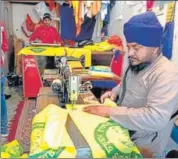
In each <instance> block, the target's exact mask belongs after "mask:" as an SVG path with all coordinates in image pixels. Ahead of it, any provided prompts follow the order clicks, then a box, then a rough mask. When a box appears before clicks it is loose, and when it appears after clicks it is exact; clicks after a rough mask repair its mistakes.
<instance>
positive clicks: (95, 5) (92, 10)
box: [85, 0, 101, 17]
mask: <svg viewBox="0 0 178 159" xmlns="http://www.w3.org/2000/svg"><path fill="white" fill-rule="evenodd" d="M85 6H86V8H87V10H88V11H87V15H91V16H95V15H97V14H98V12H99V11H100V9H101V1H90V0H88V1H85ZM89 17H90V16H89Z"/></svg>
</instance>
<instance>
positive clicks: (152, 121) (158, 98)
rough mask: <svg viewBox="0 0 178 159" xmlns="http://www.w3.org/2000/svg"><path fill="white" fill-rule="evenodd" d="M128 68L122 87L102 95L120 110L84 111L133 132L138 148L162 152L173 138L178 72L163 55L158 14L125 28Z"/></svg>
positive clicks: (98, 108) (97, 108) (136, 18)
mask: <svg viewBox="0 0 178 159" xmlns="http://www.w3.org/2000/svg"><path fill="white" fill-rule="evenodd" d="M124 35H125V38H126V41H127V47H128V56H129V57H128V58H129V67H128V68H127V70H126V72H125V74H124V77H123V79H122V81H121V85H120V86H116V87H115V88H113V90H112V91H108V92H106V93H104V94H103V95H102V96H101V102H103V101H104V99H105V98H110V99H111V100H113V101H116V100H117V97H119V99H118V100H117V101H116V102H117V105H118V107H107V106H88V107H86V108H84V110H83V111H85V112H88V113H91V114H95V115H99V116H103V117H109V118H111V119H112V120H114V121H115V122H117V123H118V124H120V125H121V126H123V127H125V128H127V129H128V130H129V132H130V136H131V139H132V141H133V142H134V143H135V144H136V145H137V147H138V148H141V149H143V148H145V149H146V150H150V152H149V154H153V156H156V155H157V154H160V153H162V152H163V151H164V150H165V148H166V146H167V144H168V143H169V142H170V141H172V140H171V138H170V135H171V131H172V128H173V125H174V120H175V118H173V119H172V118H171V116H174V115H173V114H175V113H176V111H177V110H178V69H177V68H176V66H175V65H174V64H173V63H172V62H171V61H169V60H168V59H167V58H166V57H164V56H163V55H162V54H161V51H160V47H161V46H160V45H161V40H162V36H163V27H162V26H161V24H160V22H159V20H158V19H157V17H156V15H155V13H153V12H146V13H143V14H140V15H136V16H134V17H132V18H131V19H130V20H129V21H128V22H127V23H126V24H125V25H124Z"/></svg>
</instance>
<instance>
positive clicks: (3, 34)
mask: <svg viewBox="0 0 178 159" xmlns="http://www.w3.org/2000/svg"><path fill="white" fill-rule="evenodd" d="M0 27H1V29H0V30H1V33H0V36H1V39H2V41H1V43H0V44H1V49H2V51H1V54H0V55H1V65H3V64H4V53H5V52H6V51H7V50H8V41H7V36H6V31H5V28H4V24H3V23H2V22H0Z"/></svg>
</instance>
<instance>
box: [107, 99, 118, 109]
mask: <svg viewBox="0 0 178 159" xmlns="http://www.w3.org/2000/svg"><path fill="white" fill-rule="evenodd" d="M104 105H106V106H109V107H117V104H116V103H115V102H114V101H112V100H111V99H109V98H106V99H105V100H104Z"/></svg>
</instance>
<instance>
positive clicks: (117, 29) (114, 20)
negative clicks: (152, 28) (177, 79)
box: [108, 1, 178, 69]
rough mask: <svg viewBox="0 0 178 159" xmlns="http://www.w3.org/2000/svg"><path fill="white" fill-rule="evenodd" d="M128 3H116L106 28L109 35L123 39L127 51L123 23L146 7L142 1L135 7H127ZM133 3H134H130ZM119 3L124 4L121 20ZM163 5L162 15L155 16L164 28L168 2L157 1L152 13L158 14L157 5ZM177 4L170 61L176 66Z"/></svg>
mask: <svg viewBox="0 0 178 159" xmlns="http://www.w3.org/2000/svg"><path fill="white" fill-rule="evenodd" d="M128 2H129V1H127V2H126V1H116V5H115V6H114V8H113V9H112V12H111V18H110V19H111V20H110V24H109V27H108V32H109V35H114V34H115V35H118V36H120V37H121V38H122V39H123V43H124V48H125V50H127V48H126V46H125V44H126V42H125V37H124V35H123V25H124V23H125V22H127V21H128V20H129V19H130V18H131V17H132V16H134V15H137V14H139V13H142V12H145V11H146V5H145V4H144V3H143V1H137V2H136V3H137V4H136V5H133V6H132V5H128ZM130 2H134V1H130ZM121 3H124V7H123V13H122V15H123V19H122V20H121V19H119V16H120V9H121ZM161 3H164V8H163V11H162V12H163V14H157V16H158V19H159V21H160V23H161V24H162V25H163V27H164V26H165V23H166V13H167V7H168V2H163V1H157V2H156V3H155V5H154V11H156V13H158V10H159V4H161ZM176 26H178V4H177V6H176V17H175V28H174V32H175V33H174V34H175V35H174V45H173V55H172V59H171V61H172V62H174V63H175V64H176V65H177V66H178V27H176ZM127 61H128V60H127V55H126V56H125V60H124V62H125V64H124V69H125V68H126V67H127V64H128V63H127Z"/></svg>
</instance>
